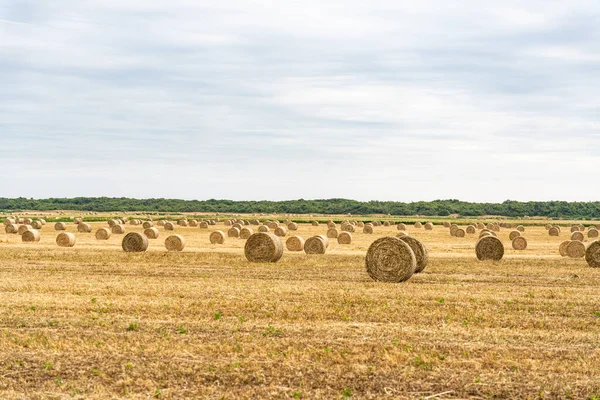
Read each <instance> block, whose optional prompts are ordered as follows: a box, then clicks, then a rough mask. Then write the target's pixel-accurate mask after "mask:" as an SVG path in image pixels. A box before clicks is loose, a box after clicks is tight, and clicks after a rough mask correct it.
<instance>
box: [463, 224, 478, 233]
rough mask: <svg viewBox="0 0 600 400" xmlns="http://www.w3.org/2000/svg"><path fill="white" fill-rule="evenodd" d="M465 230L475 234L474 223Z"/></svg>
mask: <svg viewBox="0 0 600 400" xmlns="http://www.w3.org/2000/svg"><path fill="white" fill-rule="evenodd" d="M465 232H467V233H468V234H469V235H473V234H474V233H475V232H476V231H475V227H474V226H473V225H469V226H467V228H466V229H465Z"/></svg>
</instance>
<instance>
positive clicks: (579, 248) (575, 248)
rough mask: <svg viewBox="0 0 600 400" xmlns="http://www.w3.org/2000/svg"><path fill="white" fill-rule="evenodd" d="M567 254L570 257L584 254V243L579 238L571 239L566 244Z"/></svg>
mask: <svg viewBox="0 0 600 400" xmlns="http://www.w3.org/2000/svg"><path fill="white" fill-rule="evenodd" d="M567 256H568V257H570V258H581V257H584V256H585V245H584V244H583V243H582V242H580V241H579V240H571V242H570V243H569V245H568V246H567Z"/></svg>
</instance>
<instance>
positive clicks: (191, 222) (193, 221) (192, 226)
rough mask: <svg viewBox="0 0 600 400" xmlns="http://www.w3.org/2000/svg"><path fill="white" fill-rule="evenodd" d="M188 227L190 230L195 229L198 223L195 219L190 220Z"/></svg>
mask: <svg viewBox="0 0 600 400" xmlns="http://www.w3.org/2000/svg"><path fill="white" fill-rule="evenodd" d="M189 225H190V227H191V228H196V227H197V226H198V221H196V220H195V219H193V220H191V221H190V222H189Z"/></svg>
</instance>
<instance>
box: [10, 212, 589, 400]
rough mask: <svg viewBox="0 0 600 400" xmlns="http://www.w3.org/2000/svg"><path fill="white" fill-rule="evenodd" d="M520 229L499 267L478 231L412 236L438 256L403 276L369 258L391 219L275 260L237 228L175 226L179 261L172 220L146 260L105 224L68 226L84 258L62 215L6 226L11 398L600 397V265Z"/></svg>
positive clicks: (532, 227) (556, 240)
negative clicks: (259, 254) (88, 228)
mask: <svg viewBox="0 0 600 400" xmlns="http://www.w3.org/2000/svg"><path fill="white" fill-rule="evenodd" d="M280 219H283V217H280ZM306 219H310V218H308V217H307V218H306ZM522 222H525V223H527V224H528V225H527V226H526V231H525V234H524V236H525V237H526V238H527V239H528V242H529V246H528V249H527V250H525V251H515V250H512V248H511V247H510V241H509V240H508V234H509V232H510V229H502V230H501V231H500V232H499V237H500V238H501V239H502V241H503V242H504V244H505V247H506V248H507V250H506V254H505V256H504V259H503V260H502V261H500V262H480V261H478V260H477V259H476V258H475V255H474V245H475V242H476V238H477V235H467V237H465V238H456V237H451V236H450V235H449V233H448V229H446V228H443V227H442V226H440V225H436V226H435V227H434V229H433V230H432V231H425V230H423V229H416V228H413V227H411V226H409V227H408V232H409V233H410V234H411V235H413V236H415V237H416V238H418V239H419V240H421V241H422V242H423V243H424V244H425V245H426V246H427V247H428V249H429V256H430V261H429V265H428V266H427V268H426V269H425V270H424V271H423V273H421V274H417V275H414V276H413V277H412V278H411V279H410V280H409V281H407V282H404V283H400V284H389V283H379V282H374V281H372V280H371V279H370V278H369V276H368V275H367V274H366V272H365V266H364V259H365V252H366V250H367V248H368V246H369V245H370V243H372V242H373V241H374V240H375V239H376V238H378V237H383V236H391V235H395V234H396V233H397V230H396V228H395V227H393V226H392V227H383V226H382V227H376V228H375V233H374V234H372V235H367V234H363V233H358V232H357V233H355V234H353V243H352V244H351V245H339V244H337V243H336V242H335V240H331V246H330V248H329V249H328V251H327V254H326V255H319V256H308V255H306V254H304V253H291V252H287V251H286V252H285V253H284V256H283V258H282V259H281V260H280V261H279V262H278V263H276V264H251V263H249V262H247V261H246V259H245V257H244V254H243V246H244V242H245V241H244V240H242V239H234V238H228V239H227V240H226V242H225V244H223V245H211V244H210V243H209V240H208V236H209V233H210V232H211V231H213V230H215V229H222V230H225V229H226V227H224V226H223V224H222V223H220V224H219V225H218V226H217V227H213V226H211V227H210V228H209V229H200V228H192V227H177V228H176V230H175V232H174V233H178V234H181V235H183V236H184V237H185V239H186V249H185V250H184V251H183V252H181V253H168V252H166V251H165V249H164V239H165V238H166V237H167V235H168V233H167V232H165V231H164V230H163V229H162V228H160V235H161V236H160V237H159V238H158V239H156V240H151V243H150V248H149V250H148V251H147V252H146V253H139V254H129V253H124V252H123V251H122V250H121V248H120V242H121V239H122V237H123V235H113V236H112V237H111V238H110V239H109V240H108V241H105V242H104V241H97V240H96V239H95V238H94V232H95V230H96V229H97V228H99V227H105V226H107V224H106V222H93V223H92V225H93V229H92V233H76V229H75V225H73V224H70V225H69V226H68V231H70V232H74V233H75V234H76V236H77V244H76V245H75V247H73V248H59V247H58V246H56V244H55V238H56V234H57V232H55V231H54V229H53V224H52V223H49V224H48V225H46V226H45V227H44V228H42V229H41V234H42V239H41V241H40V242H39V243H36V244H23V243H21V241H20V237H19V236H18V235H5V234H4V233H1V234H0V241H1V243H0V398H3V399H13V398H18V399H21V398H27V399H45V398H86V399H94V398H144V399H146V398H163V399H179V398H253V399H258V398H277V399H280V398H302V399H315V398H323V399H355V398H356V399H380V398H390V399H393V398H398V399H405V398H410V399H412V398H415V399H434V398H435V399H449V398H482V399H491V398H494V399H504V398H519V399H566V398H574V399H590V400H591V399H598V398H600V270H598V269H593V268H590V267H589V266H588V265H587V264H586V262H585V261H584V260H583V259H568V258H562V257H561V256H560V255H559V254H558V246H559V244H560V243H561V242H562V241H564V240H567V239H568V237H569V233H568V229H563V231H562V233H561V235H560V236H559V237H550V236H548V233H547V231H546V229H545V228H544V226H543V225H544V223H545V221H522ZM596 223H597V222H596ZM561 224H562V225H563V226H570V223H569V222H568V221H561ZM326 229H327V228H326V226H325V225H324V224H321V226H319V227H314V226H311V225H309V224H300V228H299V230H298V231H297V232H295V233H294V234H298V235H300V236H302V237H304V238H305V239H306V238H308V237H309V236H311V235H314V234H322V233H325V232H326ZM142 230H143V229H142V227H141V226H130V225H127V226H126V231H127V232H131V231H136V232H141V231H142ZM586 240H587V241H588V242H589V239H587V238H586Z"/></svg>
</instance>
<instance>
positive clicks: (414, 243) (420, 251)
mask: <svg viewBox="0 0 600 400" xmlns="http://www.w3.org/2000/svg"><path fill="white" fill-rule="evenodd" d="M399 239H400V240H402V241H403V242H405V243H406V244H408V245H409V246H410V248H411V250H412V251H413V253H414V255H415V260H416V261H417V265H416V267H415V274H418V273H419V272H422V271H423V270H424V269H425V267H426V266H427V264H428V263H429V252H428V251H427V249H426V248H425V245H423V243H421V242H420V241H419V240H417V239H415V238H414V237H412V236H408V235H407V236H404V237H400V238H399Z"/></svg>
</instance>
